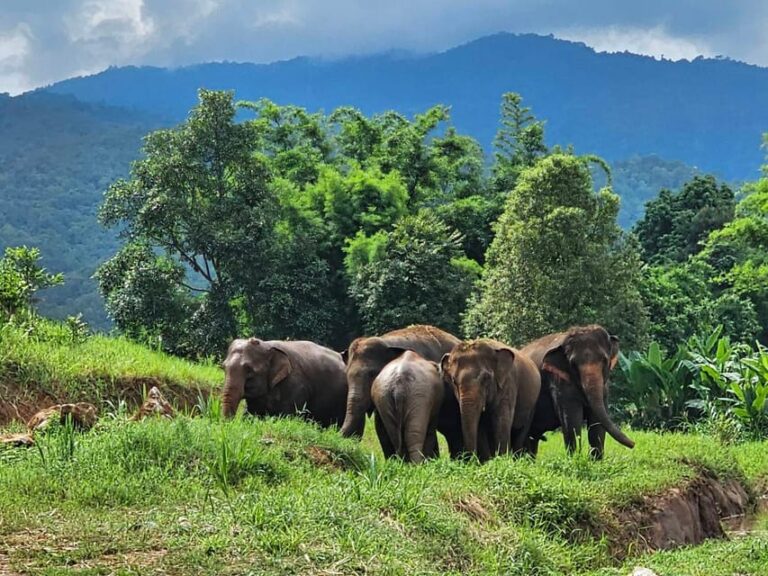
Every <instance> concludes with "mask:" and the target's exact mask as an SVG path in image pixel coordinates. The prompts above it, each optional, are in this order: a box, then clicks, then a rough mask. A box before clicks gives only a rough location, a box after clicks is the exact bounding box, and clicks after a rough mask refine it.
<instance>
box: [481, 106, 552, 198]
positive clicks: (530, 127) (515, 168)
mask: <svg viewBox="0 0 768 576" xmlns="http://www.w3.org/2000/svg"><path fill="white" fill-rule="evenodd" d="M493 145H494V148H495V153H494V157H495V164H494V167H493V185H494V189H495V190H496V191H497V192H498V193H500V194H506V193H508V192H510V191H511V190H512V189H513V188H514V187H515V184H516V182H517V178H518V176H519V175H520V172H521V171H522V170H524V169H525V168H527V167H530V166H533V164H535V163H536V160H538V159H539V158H541V157H542V156H544V155H546V154H547V153H548V151H549V150H548V149H547V146H546V144H545V143H544V122H542V121H540V120H537V119H536V117H535V116H534V115H533V113H532V112H531V109H530V108H529V107H527V106H523V97H522V96H520V94H517V93H515V92H507V93H505V94H504V95H503V96H502V100H501V126H500V127H499V130H498V132H497V133H496V138H495V140H494V142H493Z"/></svg>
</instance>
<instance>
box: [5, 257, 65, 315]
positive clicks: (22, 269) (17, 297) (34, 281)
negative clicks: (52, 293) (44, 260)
mask: <svg viewBox="0 0 768 576" xmlns="http://www.w3.org/2000/svg"><path fill="white" fill-rule="evenodd" d="M40 258H41V256H40V250H38V249H37V248H27V247H26V246H19V247H16V248H6V249H5V254H4V256H3V258H2V259H0V315H2V316H12V315H14V314H16V313H18V312H24V311H29V310H31V309H32V305H33V303H34V302H35V294H36V293H37V291H38V290H43V289H45V288H50V287H52V286H58V285H60V284H63V283H64V275H63V274H48V272H46V270H45V268H43V267H42V266H40V264H39V262H40Z"/></svg>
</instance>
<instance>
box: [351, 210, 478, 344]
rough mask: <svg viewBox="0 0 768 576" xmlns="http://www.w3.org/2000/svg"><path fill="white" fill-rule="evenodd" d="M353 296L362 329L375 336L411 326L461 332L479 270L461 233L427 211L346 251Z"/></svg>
mask: <svg viewBox="0 0 768 576" xmlns="http://www.w3.org/2000/svg"><path fill="white" fill-rule="evenodd" d="M346 267H347V272H348V274H349V276H350V278H351V283H350V295H351V296H352V298H353V300H354V301H355V302H356V303H357V306H358V309H359V311H360V315H361V317H362V320H363V324H364V327H365V329H366V331H367V332H368V333H371V334H376V333H381V332H386V331H388V330H392V329H394V328H398V327H402V326H407V325H408V324H434V325H437V326H440V327H441V328H444V329H445V330H449V331H455V330H457V329H458V322H459V315H460V314H461V312H462V311H463V310H464V306H465V303H466V299H467V296H468V295H469V293H470V291H471V289H472V283H473V281H474V280H475V279H476V277H477V274H478V273H479V266H478V265H477V264H476V263H475V262H473V261H470V260H468V259H467V258H466V257H465V256H464V255H463V253H462V250H461V237H460V235H459V234H458V233H457V232H455V231H453V230H451V229H450V228H449V227H448V226H446V225H445V224H444V223H443V222H441V221H440V220H439V219H437V218H436V217H435V216H433V215H432V214H430V213H429V212H422V213H420V214H417V215H411V216H406V217H405V218H403V219H402V220H401V221H400V222H399V223H398V224H397V225H396V226H395V228H394V229H393V230H391V231H389V232H384V231H380V232H378V233H377V234H375V235H373V236H370V237H368V236H365V235H363V234H360V235H358V236H357V237H356V238H355V239H354V240H353V241H352V242H350V244H349V246H348V247H347V259H346Z"/></svg>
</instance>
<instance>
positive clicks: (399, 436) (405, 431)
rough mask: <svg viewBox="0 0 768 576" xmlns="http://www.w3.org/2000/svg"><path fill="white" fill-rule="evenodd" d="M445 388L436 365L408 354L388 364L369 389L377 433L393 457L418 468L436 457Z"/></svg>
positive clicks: (410, 353) (412, 353)
mask: <svg viewBox="0 0 768 576" xmlns="http://www.w3.org/2000/svg"><path fill="white" fill-rule="evenodd" d="M443 395H444V384H443V379H442V378H441V377H440V373H439V370H438V367H437V364H435V363H434V362H430V361H428V360H425V359H424V358H422V357H421V356H419V355H418V354H417V353H416V352H412V351H410V350H408V351H406V352H404V353H403V354H402V355H400V356H398V357H397V358H395V359H394V360H392V362H390V363H389V364H387V365H386V366H385V367H384V368H383V369H382V371H381V372H379V375H378V376H376V379H375V380H374V381H373V386H372V387H371V399H372V400H373V405H374V407H375V412H374V413H375V423H376V433H377V435H378V437H379V442H381V444H382V446H385V445H387V444H389V445H390V446H391V447H392V451H393V453H394V455H397V456H400V457H402V458H403V459H404V460H406V461H407V462H413V463H415V464H418V463H420V462H422V461H424V459H425V458H434V457H436V456H438V448H437V434H436V427H437V420H438V417H439V415H440V407H441V406H442V403H443Z"/></svg>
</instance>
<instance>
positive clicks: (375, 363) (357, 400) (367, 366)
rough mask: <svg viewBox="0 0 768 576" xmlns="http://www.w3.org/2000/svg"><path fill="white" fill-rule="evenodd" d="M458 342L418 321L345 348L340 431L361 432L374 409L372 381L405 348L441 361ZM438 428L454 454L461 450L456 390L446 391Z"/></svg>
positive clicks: (386, 450)
mask: <svg viewBox="0 0 768 576" xmlns="http://www.w3.org/2000/svg"><path fill="white" fill-rule="evenodd" d="M458 343H459V339H458V338H456V336H454V335H452V334H449V333H448V332H444V331H443V330H440V329H439V328H435V327H434V326H425V325H415V326H409V327H407V328H402V329H399V330H394V331H392V332H387V333H386V334H383V335H382V336H373V337H361V338H357V339H356V340H354V341H353V342H352V343H351V344H350V345H349V348H348V349H347V350H346V351H344V352H342V356H343V357H344V359H345V362H346V365H347V385H348V389H349V391H348V395H347V413H346V417H345V418H344V425H343V426H342V427H341V433H342V435H343V436H345V437H349V436H362V435H363V431H364V430H365V416H366V414H369V413H371V412H372V410H373V404H372V402H371V385H372V384H373V380H374V379H375V378H376V376H378V374H379V372H381V370H382V368H384V366H386V365H387V364H389V363H390V362H391V361H392V360H394V359H395V358H397V357H398V356H400V355H401V354H402V353H403V352H405V351H406V350H412V351H413V352H418V354H419V355H420V356H421V357H422V358H424V359H425V360H430V361H432V362H439V361H440V359H441V358H442V357H443V354H445V353H446V352H450V351H451V350H452V349H453V347H454V346H455V345H456V344H458ZM437 430H438V431H439V432H440V433H441V434H443V436H445V439H446V441H447V442H448V449H449V450H450V453H451V456H452V457H457V456H459V455H460V454H461V452H462V438H461V417H460V415H459V404H458V402H456V398H455V397H454V395H453V393H449V394H443V405H442V408H441V409H440V416H439V419H438V424H437ZM387 444H388V445H386V446H384V445H382V450H383V451H384V454H385V455H387V456H389V455H391V454H393V453H394V447H393V446H391V445H389V443H387Z"/></svg>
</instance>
